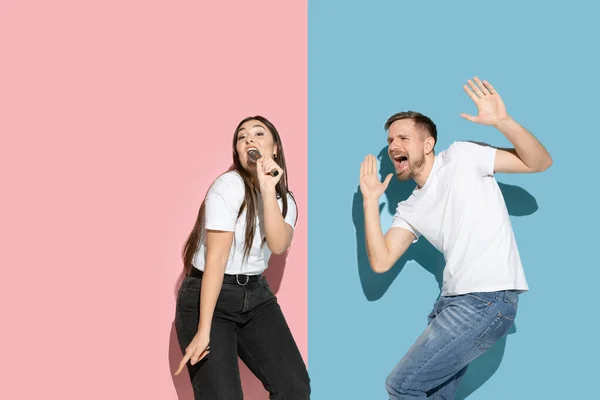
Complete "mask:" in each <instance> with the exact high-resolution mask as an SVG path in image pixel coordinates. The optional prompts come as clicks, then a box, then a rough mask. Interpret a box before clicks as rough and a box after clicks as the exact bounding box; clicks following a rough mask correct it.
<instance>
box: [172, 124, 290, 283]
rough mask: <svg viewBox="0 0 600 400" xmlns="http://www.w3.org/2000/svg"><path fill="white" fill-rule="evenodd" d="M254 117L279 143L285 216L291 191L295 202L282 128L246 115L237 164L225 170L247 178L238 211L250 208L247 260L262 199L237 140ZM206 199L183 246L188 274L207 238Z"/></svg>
mask: <svg viewBox="0 0 600 400" xmlns="http://www.w3.org/2000/svg"><path fill="white" fill-rule="evenodd" d="M252 120H256V121H260V122H262V123H263V124H264V125H265V126H266V127H267V129H268V130H269V131H270V132H271V135H273V143H274V145H275V148H276V149H277V158H276V159H275V160H274V161H275V162H276V163H277V164H278V165H279V166H280V167H281V169H283V176H282V177H281V179H279V182H277V187H276V193H277V197H278V198H280V199H281V201H282V203H283V204H282V205H283V209H282V214H283V216H284V217H285V216H286V215H287V211H288V199H287V195H288V193H289V194H290V196H291V197H292V200H293V201H294V202H295V200H294V196H293V194H292V193H291V192H290V191H289V189H288V177H287V167H286V163H285V154H284V153H283V145H282V144H281V137H280V136H279V132H277V129H276V128H275V126H274V125H273V124H272V123H271V122H270V121H269V120H267V119H266V118H265V117H262V116H260V115H256V116H253V117H247V118H244V119H243V120H242V121H240V123H239V124H238V126H237V127H236V128H235V132H234V134H233V166H232V167H231V168H229V169H228V170H227V171H226V172H224V173H227V172H231V171H237V173H238V174H239V175H240V176H241V177H242V179H243V180H244V189H245V190H244V192H245V194H244V201H243V202H242V205H241V207H240V209H239V211H238V215H237V217H238V218H239V217H240V215H241V214H242V212H243V211H244V209H246V210H247V212H246V232H245V236H244V260H246V259H247V257H248V255H249V254H250V248H251V247H252V242H253V240H254V235H255V233H256V222H255V221H256V213H257V208H258V207H257V204H258V203H257V201H258V200H257V197H256V185H255V184H254V182H253V181H252V176H251V175H250V173H249V172H248V171H246V170H245V169H244V167H242V164H241V163H240V157H239V154H238V152H237V148H236V143H237V137H238V132H239V130H240V128H241V126H242V125H243V124H245V123H246V122H248V121H252ZM205 202H206V197H205V198H204V200H203V201H202V204H201V205H200V210H199V211H198V217H197V218H196V223H195V224H194V228H193V229H192V231H191V232H190V234H189V236H188V238H187V240H186V242H185V245H184V247H183V251H182V257H183V269H184V272H185V275H189V273H190V271H191V270H192V267H193V265H192V261H193V260H194V255H195V254H196V251H198V247H199V245H200V241H201V240H203V238H204V234H205V232H204V206H205ZM297 218H298V216H297V215H296V219H297ZM263 244H264V240H263Z"/></svg>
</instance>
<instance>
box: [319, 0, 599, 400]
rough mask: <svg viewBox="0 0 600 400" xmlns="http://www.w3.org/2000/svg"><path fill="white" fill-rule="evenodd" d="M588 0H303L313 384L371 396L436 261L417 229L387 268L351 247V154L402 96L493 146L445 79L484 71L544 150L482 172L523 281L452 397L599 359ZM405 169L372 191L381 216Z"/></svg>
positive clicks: (561, 392)
mask: <svg viewBox="0 0 600 400" xmlns="http://www.w3.org/2000/svg"><path fill="white" fill-rule="evenodd" d="M597 15H598V9H597V6H595V5H594V3H593V2H591V1H588V2H582V1H571V2H568V3H567V2H560V3H556V4H546V3H542V2H539V4H534V2H528V3H527V4H524V3H521V2H517V1H504V2H494V3H491V2H489V3H483V2H475V1H469V2H466V1H462V2H452V3H450V2H441V1H440V2H426V3H425V2H419V3H417V2H405V1H387V2H376V3H375V2H362V3H360V4H359V3H358V2H342V1H338V2H335V1H311V2H310V3H309V349H310V356H309V370H310V374H311V379H312V384H313V396H312V398H314V399H317V400H320V399H344V400H346V399H385V398H387V394H386V392H385V388H384V382H385V378H386V376H387V374H388V373H389V372H390V371H391V369H392V368H393V367H394V365H395V364H396V363H397V362H398V361H399V360H400V358H401V357H402V356H403V354H404V353H405V352H406V350H407V349H408V348H409V346H410V345H411V344H412V343H413V341H414V340H415V339H416V337H417V336H418V335H419V334H420V333H421V331H422V330H423V329H424V328H425V325H426V318H427V315H428V313H429V312H430V310H431V307H432V305H433V303H434V301H435V300H436V298H437V296H438V294H439V279H441V275H440V274H441V268H442V267H443V258H442V256H441V254H439V253H437V251H436V250H434V249H433V248H432V247H431V246H430V245H428V244H427V243H426V242H425V241H424V240H423V241H420V242H419V245H414V246H413V248H411V249H410V250H409V252H408V254H407V255H406V256H405V257H404V258H403V259H402V260H401V261H400V262H399V263H398V265H396V266H395V267H394V268H393V269H392V270H391V271H389V272H388V273H386V274H383V275H376V274H374V273H373V272H371V271H370V269H369V266H368V263H367V259H366V256H365V253H364V236H363V232H362V230H363V226H362V225H363V220H362V218H363V215H362V200H361V198H360V196H359V195H357V192H358V193H359V189H358V177H359V168H360V163H361V161H362V160H363V158H364V157H365V156H366V155H367V154H369V153H371V154H383V159H382V168H383V170H384V171H385V172H384V173H383V175H385V174H386V173H387V172H391V165H390V163H389V161H388V159H387V154H386V147H385V146H386V133H385V132H384V130H383V125H384V123H385V121H386V119H387V118H388V117H389V116H390V115H392V114H393V113H395V112H397V111H402V110H407V109H410V110H415V111H419V112H422V113H424V114H426V115H428V116H430V117H431V118H432V119H433V120H434V122H435V123H436V124H437V126H438V132H439V141H438V144H437V145H436V151H437V152H438V153H439V152H440V151H442V150H444V149H445V148H447V146H448V145H449V144H450V143H451V142H452V141H455V140H477V141H482V142H487V143H490V144H492V145H498V146H506V145H508V141H507V140H506V139H505V138H504V137H503V136H502V135H501V134H500V133H499V132H498V131H496V130H494V129H493V128H490V127H484V126H480V125H476V124H473V123H471V122H469V121H466V120H464V119H462V118H461V117H460V116H459V114H460V113H461V112H467V113H471V114H475V113H476V108H475V105H474V104H473V103H472V101H471V100H470V99H469V98H468V96H467V95H466V94H465V93H464V92H463V89H462V88H461V87H462V85H463V84H464V83H465V82H466V80H467V79H469V78H472V77H473V76H475V75H477V76H479V77H480V78H481V79H487V80H489V81H490V82H491V83H492V84H493V85H494V86H495V88H496V89H497V90H498V93H499V94H500V95H501V96H502V98H503V99H504V101H505V103H506V105H507V108H508V111H509V113H510V114H511V115H512V116H513V117H514V118H515V119H516V120H517V121H518V122H520V123H521V124H523V125H524V126H525V127H526V128H528V129H529V130H530V131H531V132H533V133H534V134H535V135H536V136H537V137H538V138H539V139H540V140H541V141H542V143H543V144H544V145H545V146H546V148H547V149H548V150H549V151H550V153H551V155H552V156H553V159H554V165H553V166H552V167H551V168H550V169H549V170H547V171H546V172H544V173H542V174H534V175H497V180H498V181H499V182H500V183H501V185H502V190H503V193H504V195H505V197H506V201H507V204H508V208H509V212H510V214H511V219H512V223H513V228H514V230H515V235H516V237H517V241H518V243H519V250H520V253H521V257H522V260H523V265H524V267H525V272H526V275H527V279H528V282H529V285H530V289H531V290H530V292H528V293H526V294H524V295H522V296H521V302H520V308H519V312H518V316H517V320H516V327H515V328H516V329H515V330H513V331H512V332H511V334H509V335H508V337H507V339H506V340H503V341H501V342H499V343H498V344H497V345H496V346H494V347H493V348H492V349H491V350H489V351H488V352H487V353H486V354H485V355H484V356H482V357H481V358H479V359H478V360H476V361H475V362H474V363H473V364H472V365H471V367H470V368H469V371H468V372H467V375H466V376H465V378H464V379H463V382H462V385H461V388H460V391H459V394H458V397H457V398H459V399H464V398H466V397H468V398H469V399H487V400H490V399H507V398H509V399H575V398H583V397H585V398H588V397H586V396H591V397H589V398H593V397H594V396H595V395H594V393H595V390H594V387H595V382H596V380H597V377H596V375H597V370H598V369H597V367H596V361H595V359H597V358H598V356H599V355H600V354H599V351H598V345H597V340H598V339H597V338H598V330H597V323H596V318H597V310H598V308H597V301H596V299H597V287H598V281H599V278H600V271H599V267H600V263H599V262H598V260H597V257H596V250H597V249H596V248H597V247H598V244H597V242H598V233H597V229H598V227H597V225H598V222H599V218H598V211H597V203H598V201H597V190H596V186H597V184H598V177H597V169H598V166H597V162H596V151H597V149H598V147H599V146H600V140H599V138H598V135H599V133H600V132H599V131H600V129H599V128H598V119H597V116H598V114H599V110H598V109H599V107H600V100H599V99H600V95H599V93H600V85H599V83H598V73H599V71H600V63H599V61H598V47H599V46H598V38H600V29H599V28H598V23H597V21H596V16H597ZM413 187H414V183H412V182H411V183H400V182H398V181H396V179H393V180H392V184H391V185H390V187H389V188H388V191H387V193H386V195H385V196H383V197H382V199H381V204H382V214H381V219H382V226H383V228H384V232H385V231H386V230H387V229H388V227H389V225H390V223H391V219H392V214H393V212H394V210H395V207H396V204H397V202H398V201H399V200H402V199H404V198H406V197H407V196H408V194H409V193H410V191H411V190H412V188H413Z"/></svg>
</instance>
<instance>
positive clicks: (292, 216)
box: [283, 193, 298, 228]
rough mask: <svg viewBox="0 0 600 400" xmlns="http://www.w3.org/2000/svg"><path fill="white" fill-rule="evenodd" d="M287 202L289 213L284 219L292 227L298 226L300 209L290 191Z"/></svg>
mask: <svg viewBox="0 0 600 400" xmlns="http://www.w3.org/2000/svg"><path fill="white" fill-rule="evenodd" d="M287 203H288V208H287V214H286V216H285V218H284V219H283V220H284V221H285V222H287V223H288V224H290V226H291V227H292V228H296V216H297V215H298V210H297V209H296V203H295V201H294V199H293V198H292V196H291V195H290V194H289V193H288V195H287Z"/></svg>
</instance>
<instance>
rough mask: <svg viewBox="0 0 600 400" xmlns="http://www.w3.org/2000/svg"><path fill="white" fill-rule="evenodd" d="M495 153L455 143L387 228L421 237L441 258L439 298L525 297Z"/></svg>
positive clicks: (402, 205)
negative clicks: (475, 295) (504, 294)
mask: <svg viewBox="0 0 600 400" xmlns="http://www.w3.org/2000/svg"><path fill="white" fill-rule="evenodd" d="M495 156H496V149H495V148H493V147H489V146H484V145H479V144H476V143H470V142H455V143H453V144H452V145H451V146H450V147H449V148H448V149H447V150H445V151H443V152H441V153H440V154H438V155H437V156H436V157H435V162H434V164H433V168H432V170H431V173H430V174H429V177H428V178H427V181H426V183H425V184H424V185H423V187H422V188H420V189H419V188H418V187H417V188H415V190H414V191H413V193H412V194H411V196H410V197H409V198H408V199H407V200H405V201H402V202H400V203H398V207H397V209H396V214H395V215H394V219H393V222H392V227H399V228H404V229H407V230H409V231H410V232H412V233H413V234H414V235H415V236H416V239H415V241H416V240H418V238H419V236H421V235H423V236H424V237H425V238H426V239H427V240H428V241H429V242H430V243H431V244H432V245H433V246H434V247H435V248H437V249H438V250H439V251H441V252H442V253H443V254H444V258H445V260H446V267H445V268H444V277H443V285H442V295H444V296H453V295H460V294H465V293H472V292H493V291H499V290H519V291H527V290H529V287H528V285H527V280H526V279H525V273H524V271H523V266H522V264H521V259H520V257H519V251H518V249H517V243H516V241H515V237H514V233H513V230H512V226H511V223H510V218H509V215H508V210H507V209H506V204H505V202H504V198H503V196H502V192H501V191H500V187H499V186H498V183H497V182H496V179H495V178H494V160H495Z"/></svg>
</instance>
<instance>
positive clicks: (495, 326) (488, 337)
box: [475, 312, 515, 351]
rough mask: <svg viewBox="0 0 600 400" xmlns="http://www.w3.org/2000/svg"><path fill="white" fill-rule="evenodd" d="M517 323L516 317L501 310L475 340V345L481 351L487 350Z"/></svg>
mask: <svg viewBox="0 0 600 400" xmlns="http://www.w3.org/2000/svg"><path fill="white" fill-rule="evenodd" d="M514 323H515V318H514V317H513V316H510V315H506V314H503V313H501V312H499V313H498V314H497V315H496V317H495V318H494V319H493V320H492V323H491V324H490V325H489V326H488V327H487V328H486V329H485V330H484V331H483V333H482V334H481V335H479V337H478V338H477V339H476V340H475V346H477V348H478V349H479V350H481V351H486V350H487V349H489V348H490V347H492V345H493V344H494V343H496V342H497V341H498V340H500V339H501V338H502V337H503V336H505V335H506V334H507V333H508V331H509V330H510V328H511V327H512V326H513V324H514Z"/></svg>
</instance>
